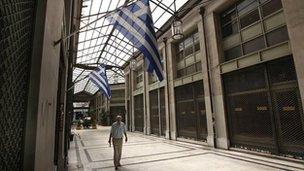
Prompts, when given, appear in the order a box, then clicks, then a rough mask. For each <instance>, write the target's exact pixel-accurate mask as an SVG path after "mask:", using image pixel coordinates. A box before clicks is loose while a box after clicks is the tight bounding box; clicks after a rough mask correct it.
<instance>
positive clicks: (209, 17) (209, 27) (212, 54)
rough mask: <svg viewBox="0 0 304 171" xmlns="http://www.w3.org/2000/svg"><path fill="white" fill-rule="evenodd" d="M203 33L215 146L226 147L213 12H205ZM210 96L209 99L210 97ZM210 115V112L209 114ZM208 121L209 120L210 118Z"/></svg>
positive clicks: (225, 128) (227, 145)
mask: <svg viewBox="0 0 304 171" xmlns="http://www.w3.org/2000/svg"><path fill="white" fill-rule="evenodd" d="M204 18H205V29H206V31H205V33H206V35H205V36H206V42H207V49H208V59H209V64H210V65H209V70H210V74H209V75H210V80H211V82H210V88H211V90H212V91H211V94H210V96H211V98H212V101H213V109H214V111H213V117H214V119H215V124H216V125H215V133H216V135H215V136H216V147H218V148H223V149H228V147H229V140H228V133H227V124H226V116H225V107H224V94H223V93H224V92H223V86H222V80H221V74H220V67H219V64H220V59H221V55H222V52H221V51H219V43H218V42H219V41H218V34H217V30H218V27H217V24H218V23H217V20H216V16H215V14H214V13H209V14H205V16H204ZM211 98H210V99H211ZM209 115H210V114H209ZM208 119H209V122H210V118H208Z"/></svg>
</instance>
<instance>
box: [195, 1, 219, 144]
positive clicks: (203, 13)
mask: <svg viewBox="0 0 304 171" xmlns="http://www.w3.org/2000/svg"><path fill="white" fill-rule="evenodd" d="M199 13H200V15H201V17H202V24H203V31H204V32H203V34H204V42H205V43H204V46H205V54H206V66H207V77H208V86H209V89H208V90H209V95H210V109H211V114H212V128H213V144H214V148H217V143H216V128H215V117H214V108H213V93H212V90H211V89H212V87H211V71H210V63H209V52H208V47H207V37H206V28H205V17H204V15H205V8H204V7H201V8H200V11H199Z"/></svg>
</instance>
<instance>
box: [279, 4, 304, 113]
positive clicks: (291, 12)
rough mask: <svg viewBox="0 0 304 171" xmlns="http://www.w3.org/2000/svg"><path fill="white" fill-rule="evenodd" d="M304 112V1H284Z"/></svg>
mask: <svg viewBox="0 0 304 171" xmlns="http://www.w3.org/2000/svg"><path fill="white" fill-rule="evenodd" d="M282 4H283V8H284V14H285V20H286V24H287V29H288V34H289V39H290V43H291V49H292V55H293V59H294V63H295V68H296V72H297V77H298V84H299V90H300V94H301V100H302V106H303V107H302V109H303V110H304V67H303V65H304V32H303V30H304V1H303V0H282Z"/></svg>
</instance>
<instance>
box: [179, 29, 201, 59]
mask: <svg viewBox="0 0 304 171" xmlns="http://www.w3.org/2000/svg"><path fill="white" fill-rule="evenodd" d="M197 43H199V37H198V32H197V31H195V32H194V33H193V34H190V35H189V36H188V37H186V39H184V40H183V41H182V42H180V43H179V44H178V50H177V53H176V54H177V61H181V60H183V59H184V58H185V57H186V56H189V55H191V54H193V53H194V50H195V47H194V45H195V44H197Z"/></svg>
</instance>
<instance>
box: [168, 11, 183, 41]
mask: <svg viewBox="0 0 304 171" xmlns="http://www.w3.org/2000/svg"><path fill="white" fill-rule="evenodd" d="M171 27H172V28H171V29H172V38H173V39H174V40H180V39H182V38H183V37H184V35H183V28H182V21H181V20H180V19H179V18H178V17H177V16H176V15H175V17H174V21H173V23H172V26H171Z"/></svg>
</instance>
